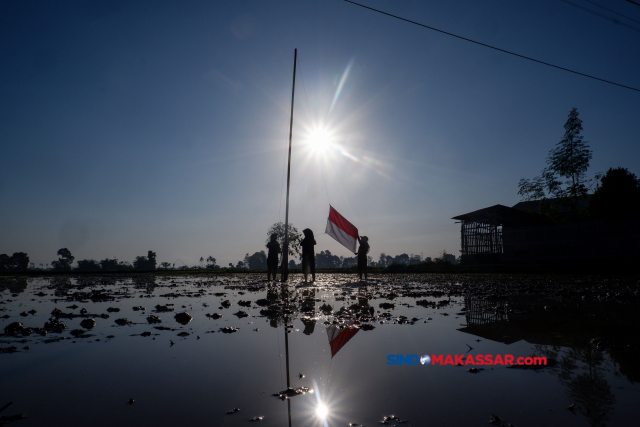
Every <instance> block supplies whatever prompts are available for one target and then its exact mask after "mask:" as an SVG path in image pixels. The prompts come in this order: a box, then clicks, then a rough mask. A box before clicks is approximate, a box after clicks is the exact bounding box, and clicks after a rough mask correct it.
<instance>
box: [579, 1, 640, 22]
mask: <svg viewBox="0 0 640 427" xmlns="http://www.w3.org/2000/svg"><path fill="white" fill-rule="evenodd" d="M584 1H586V2H587V3H591V4H593V5H596V6H598V7H601V8H602V9H604V10H608V11H609V12H611V13H615V14H616V15H618V16H622V17H623V18H625V19H628V20H629V21H633V22H637V23H638V24H640V21H636V20H635V19H633V18H629V17H628V16H626V15H623V14H621V13H618V12H616V11H615V10H611V9H608V8H606V7H604V6H601V5H599V4H598V3H596V2H594V1H591V0H584Z"/></svg>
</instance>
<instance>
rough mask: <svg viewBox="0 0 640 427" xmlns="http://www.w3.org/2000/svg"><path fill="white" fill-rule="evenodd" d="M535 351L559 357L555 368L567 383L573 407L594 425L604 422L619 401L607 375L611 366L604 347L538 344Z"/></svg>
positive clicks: (550, 356)
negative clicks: (603, 349)
mask: <svg viewBox="0 0 640 427" xmlns="http://www.w3.org/2000/svg"><path fill="white" fill-rule="evenodd" d="M535 348H536V353H538V354H540V355H543V356H545V357H547V359H556V360H558V361H559V367H560V369H559V370H555V372H556V373H557V375H558V379H559V380H560V383H561V384H562V385H563V386H565V388H566V392H567V395H568V396H569V399H570V400H571V402H572V403H575V407H574V410H578V411H579V412H580V413H582V414H583V415H584V416H585V417H586V418H587V419H588V420H589V424H590V425H591V426H605V425H607V421H608V420H609V414H610V413H611V411H612V410H613V406H614V404H615V402H616V399H615V396H614V395H613V393H612V392H611V387H610V386H609V383H608V381H607V380H606V379H605V377H604V375H605V374H604V373H605V372H608V369H606V368H604V367H603V366H602V364H603V362H604V361H605V357H604V354H603V353H602V350H600V349H597V348H594V347H592V346H589V345H587V346H582V347H579V346H572V347H559V346H547V345H536V346H535Z"/></svg>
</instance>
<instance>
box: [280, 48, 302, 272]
mask: <svg viewBox="0 0 640 427" xmlns="http://www.w3.org/2000/svg"><path fill="white" fill-rule="evenodd" d="M297 61H298V49H295V51H294V54H293V88H292V89H291V119H290V121H289V163H288V165H287V209H286V213H285V217H284V218H285V220H284V250H283V252H282V277H281V281H283V282H286V281H287V279H288V278H289V183H290V181H291V135H292V133H293V100H294V98H295V94H296V63H297Z"/></svg>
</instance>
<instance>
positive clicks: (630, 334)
mask: <svg viewBox="0 0 640 427" xmlns="http://www.w3.org/2000/svg"><path fill="white" fill-rule="evenodd" d="M465 308H466V310H465V317H466V321H467V326H466V327H464V328H460V329H458V330H459V331H460V332H464V333H468V334H472V335H475V336H478V337H481V338H484V339H488V340H492V341H497V342H501V343H504V344H512V343H514V342H517V341H522V340H524V341H526V342H528V343H530V344H534V345H540V346H564V347H573V346H576V345H577V346H584V345H586V344H587V343H588V342H589V340H591V339H592V338H596V337H598V336H603V335H604V336H605V337H607V338H608V339H609V340H610V341H611V342H612V343H613V347H614V348H613V349H612V350H611V351H610V356H611V358H612V360H614V361H615V362H616V363H617V364H618V366H619V370H620V372H621V373H622V374H624V375H625V376H626V377H627V378H628V379H629V381H631V382H640V366H639V365H638V364H637V363H636V362H637V360H636V359H635V356H634V352H632V351H629V350H624V349H623V348H622V347H624V345H628V344H630V345H631V346H632V347H638V348H640V330H639V329H638V325H639V324H640V307H638V304H637V303H633V304H631V303H627V304H623V303H619V302H596V301H572V302H566V303H563V302H558V301H551V302H550V301H549V300H547V301H544V300H540V299H539V298H529V297H518V298H511V299H509V300H501V301H487V300H477V299H473V298H466V299H465ZM620 343H622V344H624V345H622V344H620Z"/></svg>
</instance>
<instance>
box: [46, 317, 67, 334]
mask: <svg viewBox="0 0 640 427" xmlns="http://www.w3.org/2000/svg"><path fill="white" fill-rule="evenodd" d="M44 329H45V330H46V331H47V332H55V333H58V334H61V333H62V331H64V330H65V329H67V325H65V324H64V323H62V322H61V321H59V320H58V319H54V318H51V319H49V320H48V321H47V323H45V324H44Z"/></svg>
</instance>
